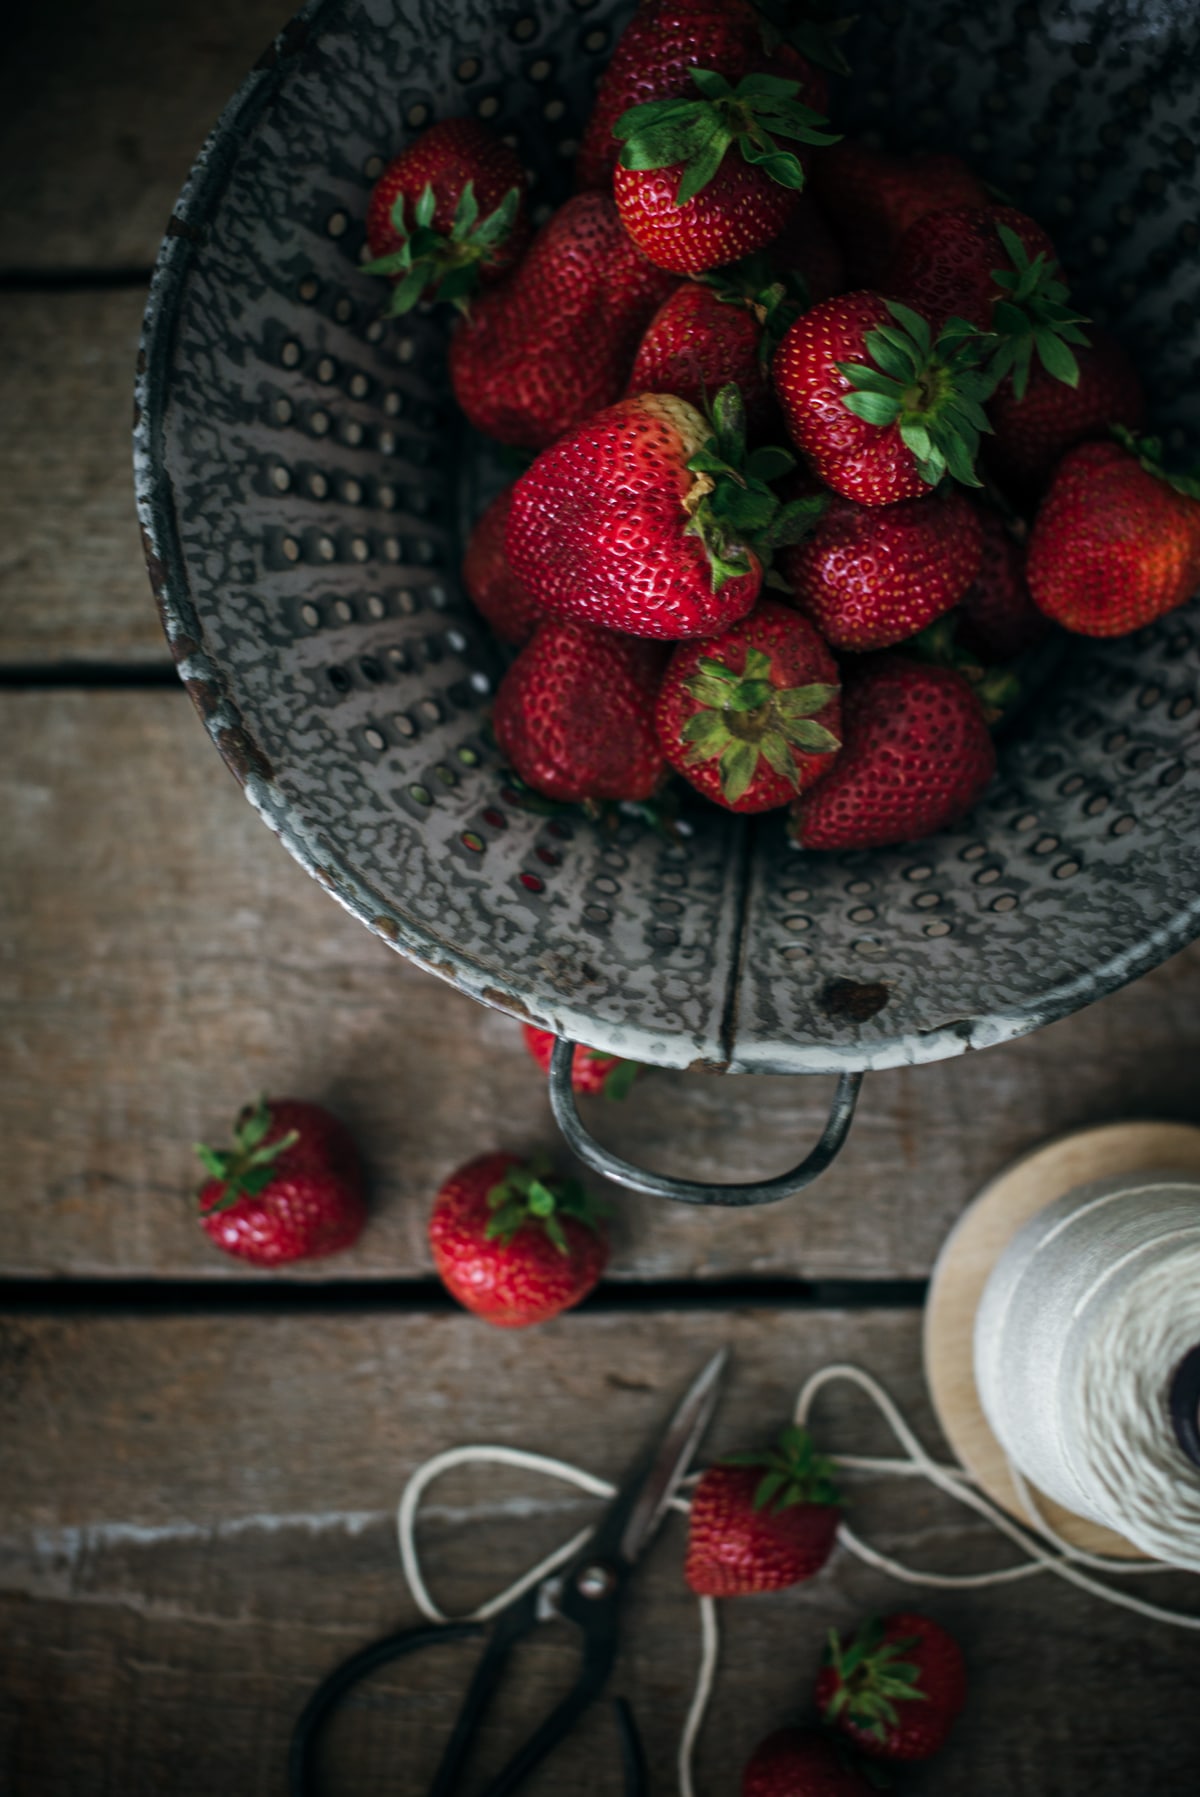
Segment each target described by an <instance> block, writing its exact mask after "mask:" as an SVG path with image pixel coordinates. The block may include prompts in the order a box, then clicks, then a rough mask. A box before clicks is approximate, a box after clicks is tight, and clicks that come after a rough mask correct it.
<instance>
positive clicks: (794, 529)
mask: <svg viewBox="0 0 1200 1797" xmlns="http://www.w3.org/2000/svg"><path fill="white" fill-rule="evenodd" d="M709 422H710V423H711V425H712V435H711V436H710V437H708V438H707V439H706V440H705V442H704V443H703V444H702V445H701V447H700V448H699V449H698V450H697V451H696V453H695V455H693V456H691V457H690V458H689V460H688V461H687V462H686V463H685V464H684V466H685V467H686V468H687V471H688V473H689V474H694V475H695V476H696V479H695V480H694V481H693V483H692V485H691V487H690V489H689V491H688V492H687V494H686V495H685V497H684V501H683V506H684V510H685V511H686V512H687V514H688V522H687V524H686V526H685V527H684V534H685V535H686V536H697V537H699V538H700V541H701V542H702V543H703V545H704V552H705V554H706V555H707V556H708V559H709V562H710V564H711V567H712V590H713V592H714V593H719V592H720V590H721V588H722V587H723V586H724V584H725V582H726V581H727V580H731V579H737V578H738V577H740V576H743V575H746V574H749V573H750V571H751V563H750V552H751V550H753V552H754V553H755V555H757V557H758V559H759V560H760V561H761V562H762V563H763V565H764V566H769V565H770V562H771V559H772V556H773V555H774V552H775V550H776V549H779V548H781V547H782V546H783V545H784V544H785V543H798V542H799V541H800V539H801V538H802V537H804V536H806V535H807V534H808V532H809V531H810V530H811V529H812V528H813V525H814V524H815V523H816V521H817V519H818V518H819V517H820V515H821V513H822V511H823V510H824V509H825V505H826V504H827V500H826V497H825V495H824V494H812V495H808V496H806V497H804V498H802V499H793V500H790V501H788V502H787V503H786V504H783V503H781V502H780V499H779V496H778V494H776V493H773V492H772V491H771V488H770V486H769V484H768V483H769V482H770V481H774V480H779V479H780V478H781V477H782V476H783V475H785V474H788V473H790V472H791V470H792V469H793V468H794V467H795V466H796V459H795V457H794V456H793V455H791V454H789V452H788V451H787V450H786V449H777V448H775V447H773V446H770V447H765V448H762V449H756V450H754V451H753V452H752V453H751V454H750V455H749V456H748V455H747V454H746V408H745V406H744V405H743V403H742V396H741V394H740V392H739V391H738V388H737V386H736V384H735V383H734V382H733V381H730V382H729V383H728V384H727V385H726V386H724V387H722V388H721V389H720V391H719V392H718V393H717V395H716V398H715V399H714V400H713V402H712V406H711V407H710V410H709Z"/></svg>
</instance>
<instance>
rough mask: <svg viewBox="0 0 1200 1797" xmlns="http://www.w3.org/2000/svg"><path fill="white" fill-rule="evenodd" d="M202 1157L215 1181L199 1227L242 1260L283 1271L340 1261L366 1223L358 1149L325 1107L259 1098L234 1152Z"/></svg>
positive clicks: (244, 1119)
mask: <svg viewBox="0 0 1200 1797" xmlns="http://www.w3.org/2000/svg"><path fill="white" fill-rule="evenodd" d="M196 1153H197V1154H198V1155H199V1156H200V1159H201V1160H202V1161H203V1163H204V1166H205V1169H206V1170H207V1172H208V1174H209V1175H210V1177H209V1178H208V1179H206V1180H205V1182H204V1184H203V1185H202V1186H201V1188H200V1192H199V1196H198V1199H197V1203H198V1207H199V1211H200V1223H201V1227H202V1228H203V1229H204V1231H205V1233H206V1234H207V1235H208V1236H209V1237H210V1238H211V1239H212V1240H213V1241H214V1242H215V1243H216V1245H217V1247H218V1248H223V1249H224V1250H225V1252H226V1254H234V1255H236V1256H237V1257H238V1259H239V1260H249V1261H253V1262H254V1264H255V1266H259V1267H277V1266H282V1265H283V1264H284V1262H286V1261H290V1260H312V1259H315V1258H317V1256H319V1255H322V1254H336V1253H337V1252H338V1250H339V1249H340V1248H348V1247H349V1246H350V1245H351V1243H352V1242H354V1241H355V1240H356V1238H357V1237H358V1235H359V1232H360V1231H361V1229H362V1226H363V1224H364V1223H365V1222H366V1220H367V1205H366V1199H365V1197H364V1193H363V1172H362V1164H361V1162H360V1160H359V1158H358V1150H357V1148H356V1147H355V1146H354V1142H353V1139H352V1137H351V1135H350V1132H349V1130H348V1129H347V1128H346V1127H345V1125H344V1124H342V1123H339V1122H338V1120H337V1118H336V1117H331V1116H330V1114H329V1112H328V1111H327V1110H325V1109H323V1107H322V1106H321V1105H319V1104H308V1103H306V1102H305V1101H304V1100H303V1099H299V1098H271V1099H266V1098H264V1099H260V1101H259V1103H258V1104H257V1105H253V1106H252V1105H247V1106H246V1108H245V1109H244V1110H243V1111H242V1112H241V1113H240V1115H239V1116H238V1119H237V1123H236V1124H235V1126H234V1137H233V1148H232V1149H231V1150H227V1151H223V1152H219V1153H218V1152H215V1151H214V1150H213V1149H211V1148H205V1147H203V1146H202V1145H197V1148H196Z"/></svg>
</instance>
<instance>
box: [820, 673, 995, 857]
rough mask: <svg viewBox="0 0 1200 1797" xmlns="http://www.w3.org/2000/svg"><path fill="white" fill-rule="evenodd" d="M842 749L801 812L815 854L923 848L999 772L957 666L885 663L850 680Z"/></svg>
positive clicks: (976, 702)
mask: <svg viewBox="0 0 1200 1797" xmlns="http://www.w3.org/2000/svg"><path fill="white" fill-rule="evenodd" d="M842 738H843V741H842V750H841V754H840V755H839V756H838V758H837V760H836V761H835V762H834V765H833V767H832V769H831V770H830V772H829V773H828V774H827V775H826V777H825V778H824V780H821V781H820V782H818V784H817V785H816V786H814V787H813V788H812V790H811V791H810V792H806V793H802V794H801V796H800V797H799V798H798V799H797V800H796V801H795V803H794V804H793V806H792V812H791V818H790V820H789V824H788V829H789V833H790V835H791V836H792V838H793V840H794V841H795V842H796V843H797V845H798V846H799V847H800V848H805V849H873V848H884V847H886V846H887V845H888V844H890V843H895V842H916V841H917V840H918V839H919V838H920V837H922V836H932V835H933V833H934V831H935V830H942V829H945V828H947V827H948V826H949V825H950V824H954V823H957V822H958V820H959V818H961V817H964V816H965V815H966V813H967V812H968V811H969V810H970V809H971V806H972V805H973V804H974V803H975V801H976V799H978V798H979V797H980V795H981V794H982V793H983V790H984V788H985V787H986V786H987V784H988V782H989V780H990V779H991V777H992V775H993V774H994V773H995V771H996V751H995V747H994V746H993V743H992V738H991V734H990V732H989V730H988V727H987V720H986V718H985V717H984V714H983V708H982V706H981V704H980V702H979V700H978V699H977V698H976V696H975V694H974V692H973V691H972V689H971V686H970V684H969V682H968V681H967V680H966V679H964V677H963V676H962V675H961V674H959V673H957V672H956V671H955V670H954V669H953V668H940V667H931V666H928V665H926V664H924V663H922V662H919V661H915V660H913V659H911V658H910V657H908V656H904V655H898V654H895V653H890V654H888V655H886V656H881V657H880V658H879V659H878V661H875V662H873V663H871V664H869V665H868V666H867V667H865V668H864V669H863V670H862V671H861V672H859V673H858V674H857V675H856V676H855V678H854V679H853V680H851V681H848V682H847V685H846V688H845V690H844V692H843V695H842Z"/></svg>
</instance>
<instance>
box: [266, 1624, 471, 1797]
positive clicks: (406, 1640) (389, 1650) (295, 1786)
mask: <svg viewBox="0 0 1200 1797" xmlns="http://www.w3.org/2000/svg"><path fill="white" fill-rule="evenodd" d="M482 1633H483V1624H482V1623H480V1622H445V1623H438V1624H436V1625H434V1626H431V1627H429V1628H416V1629H402V1630H401V1631H400V1632H399V1633H398V1634H394V1635H385V1636H384V1637H383V1639H382V1640H381V1641H373V1642H372V1643H371V1645H370V1647H364V1648H362V1649H360V1651H359V1652H358V1653H356V1654H351V1656H350V1658H349V1659H348V1660H343V1661H342V1663H341V1665H340V1666H335V1667H334V1669H333V1671H332V1672H331V1673H330V1674H329V1676H328V1677H327V1678H324V1679H322V1680H321V1683H320V1684H319V1685H318V1686H317V1688H316V1690H315V1691H314V1692H313V1694H312V1696H311V1697H310V1698H309V1700H308V1702H307V1703H306V1704H305V1706H304V1708H303V1709H302V1710H301V1712H300V1715H299V1717H298V1718H297V1721H296V1726H295V1728H294V1729H293V1730H292V1740H291V1746H290V1747H289V1749H288V1792H289V1797H319V1787H318V1784H317V1771H316V1758H315V1754H314V1752H313V1749H314V1747H315V1745H316V1739H317V1736H318V1734H319V1733H320V1731H321V1729H322V1727H323V1726H324V1724H325V1723H326V1722H327V1721H328V1719H329V1715H330V1712H331V1711H332V1710H335V1709H336V1708H337V1706H338V1704H339V1703H340V1702H341V1701H342V1698H343V1697H345V1695H346V1693H347V1692H348V1691H349V1690H351V1689H352V1688H353V1686H355V1685H357V1684H358V1683H359V1682H360V1681H361V1680H362V1679H364V1678H369V1677H370V1675H371V1674H372V1673H373V1672H375V1671H376V1670H377V1669H378V1668H379V1667H380V1666H386V1665H387V1664H388V1662H389V1661H390V1660H401V1659H403V1658H404V1656H405V1655H406V1654H410V1653H416V1652H417V1651H418V1650H419V1649H420V1648H423V1647H435V1646H437V1645H438V1644H439V1643H440V1642H443V1641H469V1640H472V1639H475V1638H478V1636H480V1635H481V1634H482Z"/></svg>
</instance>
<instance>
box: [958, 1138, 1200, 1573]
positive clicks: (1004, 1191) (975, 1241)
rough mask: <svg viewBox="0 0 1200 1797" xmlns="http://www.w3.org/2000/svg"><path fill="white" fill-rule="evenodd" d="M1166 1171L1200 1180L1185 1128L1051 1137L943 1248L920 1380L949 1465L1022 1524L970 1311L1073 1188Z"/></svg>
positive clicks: (1113, 1550) (1088, 1541) (1071, 1522)
mask: <svg viewBox="0 0 1200 1797" xmlns="http://www.w3.org/2000/svg"><path fill="white" fill-rule="evenodd" d="M1159 1169H1162V1170H1167V1169H1169V1170H1171V1171H1175V1172H1186V1173H1189V1174H1192V1175H1196V1176H1200V1129H1196V1128H1193V1127H1191V1126H1190V1125H1188V1124H1183V1123H1110V1124H1106V1125H1104V1126H1103V1127H1102V1128H1099V1129H1084V1130H1077V1131H1075V1132H1073V1133H1072V1134H1071V1135H1066V1136H1058V1137H1057V1138H1056V1139H1055V1140H1054V1141H1052V1142H1048V1143H1046V1145H1045V1146H1044V1147H1042V1148H1038V1149H1035V1150H1034V1152H1033V1153H1032V1154H1027V1155H1025V1156H1024V1157H1023V1158H1022V1159H1021V1160H1019V1161H1014V1162H1013V1163H1012V1165H1011V1166H1009V1167H1006V1168H1005V1170H1004V1172H1003V1173H1000V1174H998V1175H997V1177H996V1178H995V1179H993V1180H992V1181H991V1182H990V1183H989V1184H988V1185H986V1186H984V1188H983V1190H982V1191H981V1192H980V1193H979V1194H978V1196H977V1197H976V1198H975V1200H974V1201H973V1203H972V1204H971V1205H970V1206H969V1208H968V1209H967V1210H966V1211H964V1212H963V1215H962V1216H961V1217H960V1218H959V1221H958V1223H957V1224H956V1225H955V1227H954V1229H953V1230H952V1231H951V1233H950V1235H949V1236H948V1237H947V1238H946V1241H945V1243H944V1245H943V1247H942V1251H941V1253H940V1254H939V1256H938V1260H937V1265H936V1266H935V1267H934V1270H933V1279H932V1282H931V1284H930V1289H929V1302H928V1304H927V1306H926V1310H925V1376H926V1379H927V1380H928V1382H929V1390H930V1393H931V1395H932V1398H933V1404H934V1408H935V1410H936V1411H937V1416H938V1421H939V1422H940V1424H941V1426H942V1432H943V1433H944V1435H945V1437H946V1440H947V1441H948V1442H949V1444H950V1447H951V1449H952V1450H953V1453H954V1454H955V1456H956V1458H957V1459H958V1460H959V1461H960V1462H961V1464H962V1465H963V1466H965V1467H966V1469H967V1471H968V1472H970V1473H971V1474H973V1476H974V1477H975V1479H976V1480H977V1481H978V1484H979V1487H980V1489H981V1490H982V1491H984V1492H985V1493H986V1494H987V1496H988V1497H990V1498H992V1499H994V1501H995V1502H996V1503H998V1504H1000V1505H1001V1506H1002V1508H1003V1509H1005V1510H1007V1511H1008V1512H1009V1514H1010V1515H1011V1516H1014V1517H1016V1518H1017V1520H1018V1521H1020V1522H1028V1521H1029V1518H1028V1516H1027V1515H1026V1512H1025V1509H1024V1506H1023V1505H1022V1503H1021V1500H1020V1498H1019V1497H1018V1495H1017V1488H1016V1486H1015V1484H1014V1483H1013V1479H1012V1475H1011V1473H1010V1472H1009V1469H1008V1457H1007V1455H1006V1454H1005V1452H1004V1449H1003V1448H1002V1447H1001V1446H1000V1443H999V1442H998V1441H997V1440H996V1437H995V1436H994V1435H993V1434H992V1431H991V1428H990V1427H989V1425H988V1421H987V1418H986V1417H985V1416H984V1413H983V1407H982V1405H981V1404H980V1402H979V1394H978V1391H977V1390H976V1387H975V1354H974V1335H975V1314H976V1312H977V1310H978V1309H979V1302H980V1299H981V1298H982V1296H983V1288H984V1286H985V1285H986V1284H987V1281H988V1275H989V1274H990V1273H991V1270H992V1268H993V1267H994V1266H995V1264H996V1262H997V1261H998V1260H999V1258H1000V1256H1001V1255H1002V1254H1003V1252H1004V1250H1005V1248H1007V1246H1008V1244H1009V1242H1010V1241H1011V1240H1012V1238H1013V1236H1014V1235H1016V1233H1017V1231H1018V1230H1019V1229H1020V1228H1021V1227H1022V1226H1023V1225H1024V1224H1025V1223H1027V1222H1028V1221H1029V1219H1030V1218H1031V1217H1033V1216H1036V1215H1037V1213H1038V1212H1039V1211H1041V1210H1044V1209H1045V1208H1046V1206H1047V1205H1049V1204H1053V1203H1054V1201H1055V1199H1056V1198H1061V1197H1063V1195H1064V1194H1065V1193H1067V1192H1070V1191H1073V1190H1074V1188H1075V1187H1076V1186H1081V1185H1086V1184H1087V1183H1088V1182H1089V1181H1091V1180H1093V1179H1111V1178H1113V1177H1115V1176H1116V1175H1118V1174H1122V1173H1148V1172H1151V1171H1157V1170H1159ZM1036 1496H1037V1499H1038V1503H1039V1505H1040V1508H1041V1510H1042V1512H1043V1514H1044V1516H1045V1518H1046V1520H1047V1522H1049V1523H1050V1525H1051V1527H1052V1528H1054V1529H1055V1530H1056V1531H1057V1532H1058V1534H1060V1535H1061V1536H1062V1538H1063V1539H1064V1540H1065V1541H1069V1542H1070V1543H1071V1545H1072V1547H1079V1548H1083V1549H1084V1550H1085V1551H1086V1552H1088V1553H1093V1554H1109V1555H1113V1556H1115V1557H1117V1558H1120V1559H1127V1560H1142V1559H1145V1558H1146V1555H1144V1554H1143V1553H1142V1552H1141V1550H1140V1549H1139V1548H1136V1547H1134V1546H1133V1544H1132V1543H1131V1542H1129V1541H1126V1540H1125V1538H1124V1536H1123V1535H1117V1534H1115V1533H1114V1532H1113V1531H1112V1530H1111V1529H1106V1528H1104V1527H1102V1526H1101V1525H1100V1524H1099V1523H1094V1522H1090V1521H1088V1520H1087V1519H1086V1518H1084V1517H1082V1516H1076V1515H1075V1513H1074V1512H1073V1511H1070V1510H1064V1509H1063V1508H1062V1507H1061V1506H1060V1505H1058V1504H1056V1503H1054V1502H1053V1501H1052V1500H1051V1499H1050V1498H1047V1497H1044V1496H1043V1495H1042V1493H1041V1492H1037V1493H1036Z"/></svg>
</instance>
